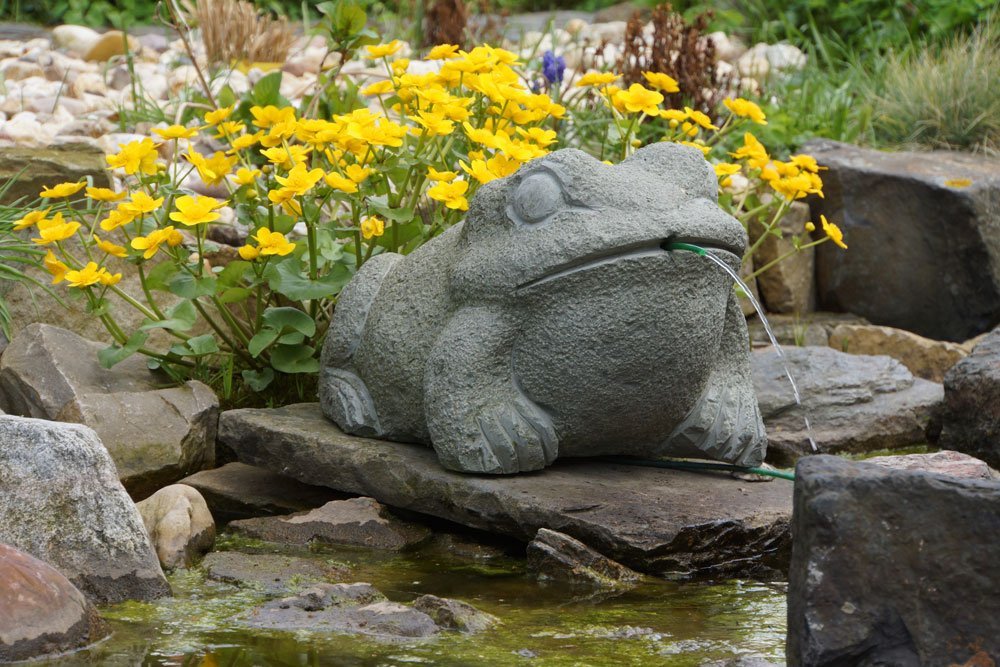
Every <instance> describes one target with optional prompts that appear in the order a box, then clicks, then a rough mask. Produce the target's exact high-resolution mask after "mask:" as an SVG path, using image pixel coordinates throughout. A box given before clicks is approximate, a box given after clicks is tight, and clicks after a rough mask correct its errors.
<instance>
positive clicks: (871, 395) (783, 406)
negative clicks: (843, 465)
mask: <svg viewBox="0 0 1000 667" xmlns="http://www.w3.org/2000/svg"><path fill="white" fill-rule="evenodd" d="M782 349H783V354H784V359H782V357H781V356H779V355H778V354H777V352H775V351H774V349H773V348H770V349H765V350H757V351H755V352H754V353H753V354H752V355H751V357H752V358H751V365H752V367H753V374H754V387H755V389H756V391H757V401H758V403H759V404H760V411H761V414H762V415H763V416H764V424H765V426H766V427H767V437H768V449H767V460H768V461H770V462H772V463H774V464H775V465H780V466H788V465H791V464H792V463H794V461H795V460H796V459H798V458H799V457H800V456H804V455H808V454H814V453H817V452H820V453H828V454H832V453H859V452H868V451H873V450H877V449H895V448H899V447H907V446H912V445H917V444H923V443H926V442H927V437H928V436H927V428H928V426H929V425H930V424H931V423H932V422H931V420H932V418H933V417H934V416H935V414H936V411H937V409H938V408H939V406H940V404H941V400H942V397H943V391H942V389H941V385H939V384H936V383H934V382H930V381H928V380H922V379H920V378H914V377H913V374H912V373H910V371H908V370H907V369H906V367H905V366H903V365H902V364H901V363H899V362H898V361H896V360H895V359H892V358H890V357H885V356H863V355H853V354H845V353H843V352H838V351H836V350H834V349H832V348H829V347H785V348H782ZM787 374H791V376H792V378H793V379H794V380H795V383H796V385H797V386H798V389H799V394H800V396H801V399H802V405H796V403H795V395H794V392H793V391H792V387H791V384H790V383H789V381H788V376H787ZM807 419H808V421H809V425H810V426H811V427H812V428H811V429H809V428H807V426H806V420H807ZM810 433H811V435H812V438H813V440H814V441H815V444H816V450H813V448H812V446H811V444H810V442H809V436H810Z"/></svg>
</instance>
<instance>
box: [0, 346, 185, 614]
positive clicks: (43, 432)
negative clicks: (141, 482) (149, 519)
mask: <svg viewBox="0 0 1000 667" xmlns="http://www.w3.org/2000/svg"><path fill="white" fill-rule="evenodd" d="M4 356H5V357H6V356H7V355H6V354H5V355H4ZM0 542H5V543H7V544H10V545H11V546H14V547H16V548H18V549H20V550H22V551H25V552H27V553H29V554H31V555H33V556H35V557H36V558H41V559H43V560H44V561H46V562H47V563H51V564H52V565H53V566H55V567H57V568H59V571H60V572H62V573H63V574H64V575H66V577H67V578H69V580H70V581H72V582H73V583H74V584H75V585H76V586H77V587H79V588H80V590H82V591H83V592H84V593H85V594H87V595H88V596H89V597H90V598H92V599H94V600H95V601H97V602H99V603H114V602H120V601H122V600H128V599H139V600H149V599H153V598H157V597H161V596H163V595H169V594H170V587H169V586H168V585H167V581H166V579H165V578H164V577H163V571H162V570H161V569H160V564H159V562H157V560H156V554H155V553H154V552H153V549H152V546H151V545H150V543H149V537H148V536H147V535H146V530H145V528H144V527H143V525H142V519H141V517H140V516H139V512H138V510H136V508H135V505H133V504H132V501H131V499H130V498H129V497H128V495H127V494H126V493H125V489H123V488H122V486H121V484H120V483H119V482H118V475H117V473H116V471H115V466H114V463H113V462H112V461H111V457H109V456H108V452H107V450H105V448H104V446H103V445H102V444H101V441H100V440H99V439H98V437H97V435H96V434H95V433H94V431H92V430H91V429H89V428H87V427H86V426H81V425H79V424H59V423H56V422H48V421H42V420H39V419H24V418H21V417H11V416H3V417H0Z"/></svg>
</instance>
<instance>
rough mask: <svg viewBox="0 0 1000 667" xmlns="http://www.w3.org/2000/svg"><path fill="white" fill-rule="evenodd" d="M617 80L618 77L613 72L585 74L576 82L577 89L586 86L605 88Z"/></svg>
mask: <svg viewBox="0 0 1000 667" xmlns="http://www.w3.org/2000/svg"><path fill="white" fill-rule="evenodd" d="M617 80H618V75H617V74H615V73H614V72H587V73H586V74H584V75H583V76H581V77H580V78H579V79H577V80H576V84H575V85H576V86H577V87H578V88H585V87H587V86H606V85H608V84H610V83H614V82H615V81H617Z"/></svg>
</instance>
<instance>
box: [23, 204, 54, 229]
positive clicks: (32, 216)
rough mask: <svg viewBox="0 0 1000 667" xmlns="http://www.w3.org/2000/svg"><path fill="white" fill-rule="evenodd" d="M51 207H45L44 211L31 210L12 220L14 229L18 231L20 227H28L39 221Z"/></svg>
mask: <svg viewBox="0 0 1000 667" xmlns="http://www.w3.org/2000/svg"><path fill="white" fill-rule="evenodd" d="M51 210H52V208H51V207H50V208H47V209H45V210H44V211H31V212H30V213H27V214H26V215H24V216H23V217H21V218H19V219H17V220H15V221H14V231H15V232H19V231H21V230H22V229H27V228H28V227H34V226H35V225H37V224H38V223H39V222H40V221H42V220H44V219H45V216H47V215H48V214H49V211H51Z"/></svg>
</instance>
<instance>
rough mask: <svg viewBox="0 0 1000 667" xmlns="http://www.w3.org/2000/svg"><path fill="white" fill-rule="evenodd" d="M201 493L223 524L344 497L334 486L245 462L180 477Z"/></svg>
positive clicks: (290, 510) (298, 509) (317, 504)
mask: <svg viewBox="0 0 1000 667" xmlns="http://www.w3.org/2000/svg"><path fill="white" fill-rule="evenodd" d="M180 483H181V484H187V485H188V486H192V487H194V488H195V489H198V491H199V492H201V495H202V496H203V497H204V498H205V502H206V503H208V507H209V509H210V510H211V511H212V516H214V517H215V519H216V520H217V521H219V522H220V523H229V522H230V521H232V520H234V519H250V518H253V517H258V516H273V515H277V514H291V513H292V512H300V511H303V510H309V509H313V508H316V507H319V506H320V505H325V504H326V503H328V502H329V501H331V500H335V499H338V498H340V497H342V494H338V493H336V492H335V491H332V490H331V489H328V488H326V487H322V486H311V485H309V484H303V483H302V482H300V481H298V480H295V479H292V478H291V477H286V476H284V475H279V474H277V473H273V472H271V471H270V470H264V469H263V468H255V467H253V466H248V465H246V464H244V463H227V464H226V465H224V466H222V467H221V468H216V469H214V470H202V471H201V472H197V473H195V474H193V475H191V476H190V477H185V478H184V479H182V480H180Z"/></svg>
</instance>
